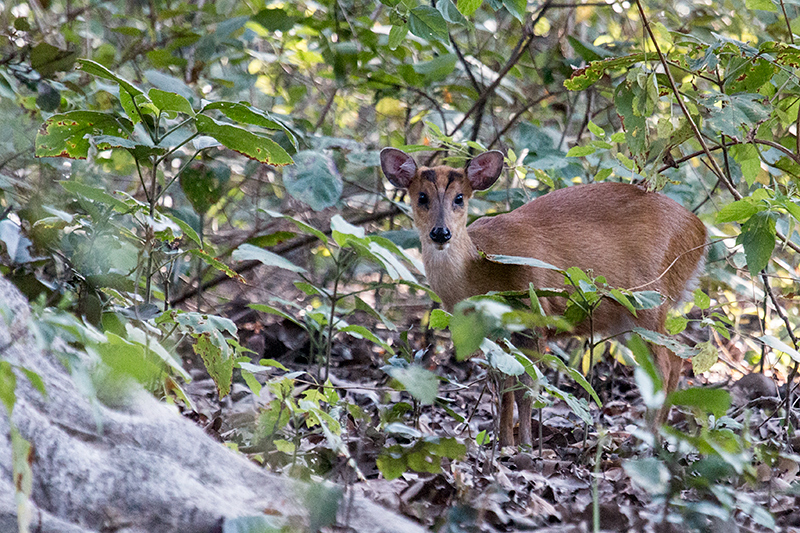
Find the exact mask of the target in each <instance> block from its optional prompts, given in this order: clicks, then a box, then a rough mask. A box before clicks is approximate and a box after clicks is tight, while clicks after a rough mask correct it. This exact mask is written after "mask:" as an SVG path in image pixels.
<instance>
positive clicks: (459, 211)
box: [381, 148, 706, 446]
mask: <svg viewBox="0 0 800 533" xmlns="http://www.w3.org/2000/svg"><path fill="white" fill-rule="evenodd" d="M381 168H382V169H383V173H384V174H385V175H386V177H387V178H388V179H389V181H390V182H391V183H392V185H394V186H395V187H398V188H401V189H407V190H408V195H409V201H410V202H411V207H412V210H413V217H414V225H415V226H416V227H417V229H418V231H419V236H420V241H421V245H422V258H423V263H424V265H425V271H426V275H427V277H428V281H429V283H430V286H431V288H432V289H433V291H434V292H436V294H438V295H439V297H440V298H441V300H442V302H443V304H444V307H445V309H446V310H448V311H452V310H453V307H454V306H455V304H456V303H458V302H459V301H461V300H463V299H465V298H468V297H470V296H474V295H478V294H484V293H487V292H490V291H522V290H527V289H528V286H529V283H533V286H534V287H536V288H546V287H547V288H557V287H563V286H564V276H563V274H560V273H559V272H557V271H553V270H548V269H544V268H534V267H530V266H522V265H510V264H501V263H496V262H492V261H490V260H488V259H487V258H486V257H483V256H482V255H481V254H480V253H479V250H480V251H481V252H485V253H486V254H501V255H512V256H522V257H528V258H534V259H538V260H540V261H544V262H546V263H549V264H551V265H555V266H556V267H559V268H563V269H566V268H569V267H573V266H576V267H579V268H581V269H583V270H589V269H591V270H592V272H593V274H594V275H596V276H599V275H602V276H605V278H606V280H607V281H608V283H609V284H610V285H611V286H613V287H621V288H629V289H633V288H638V287H646V288H647V289H648V290H655V291H658V292H659V293H661V295H662V296H663V297H664V303H663V304H662V305H660V306H658V307H656V308H652V309H646V310H641V311H638V312H637V316H633V315H632V314H631V313H630V312H629V311H627V310H626V309H625V308H624V307H623V306H622V305H620V304H617V303H616V302H603V304H602V305H600V306H599V307H598V308H597V309H596V310H595V312H594V314H593V329H594V330H595V331H596V332H602V333H604V334H607V335H615V334H619V333H622V332H626V331H629V330H630V329H631V328H632V327H634V326H640V327H643V328H646V329H649V330H653V331H656V332H659V333H665V328H664V321H665V319H666V317H667V312H668V310H669V308H670V307H672V306H673V305H675V304H676V303H678V302H679V301H681V299H682V298H683V297H684V296H685V295H686V294H687V293H688V292H690V291H691V290H692V289H693V287H694V284H695V283H696V280H697V277H698V275H699V274H700V273H701V272H702V269H703V265H704V258H705V253H704V250H705V243H706V228H705V226H704V225H703V223H702V222H701V221H700V219H698V218H697V216H695V215H694V214H692V213H691V212H689V211H688V210H686V209H685V208H684V207H682V206H681V205H679V204H678V203H676V202H674V201H673V200H671V199H669V198H667V197H666V196H664V195H662V194H658V193H654V192H648V191H645V190H644V189H642V188H640V187H638V186H635V185H628V184H623V183H612V182H605V183H593V184H588V185H576V186H572V187H567V188H564V189H559V190H556V191H553V192H550V193H549V194H545V195H544V196H541V197H539V198H536V199H534V200H532V201H531V202H529V203H527V204H525V205H523V206H521V207H519V208H517V209H515V210H513V211H511V212H509V213H505V214H502V215H498V216H495V217H484V218H481V219H478V220H476V221H475V222H474V223H472V224H471V225H470V226H467V205H468V202H469V199H470V198H471V197H472V194H473V192H474V191H482V190H484V189H488V188H489V187H491V186H492V184H493V183H494V182H495V181H496V180H497V178H498V177H499V176H500V174H501V172H502V170H503V154H502V153H501V152H497V151H490V152H485V153H483V154H481V155H478V156H477V157H475V158H473V159H472V160H471V161H469V163H468V164H467V165H466V168H464V169H459V168H452V167H449V166H436V167H431V168H427V167H417V164H416V163H415V162H414V160H413V159H412V158H411V156H409V155H408V154H406V153H404V152H402V151H401V150H397V149H395V148H384V149H383V150H382V151H381ZM541 305H542V308H543V310H544V311H545V312H546V313H547V314H560V313H561V312H563V310H564V307H565V301H564V299H563V298H543V299H542V301H541ZM587 333H588V326H587V325H586V324H579V325H578V326H577V327H576V329H575V331H574V334H576V335H585V334H587ZM545 334H546V332H545ZM652 349H653V351H654V353H655V360H656V363H657V366H658V368H659V370H660V372H661V375H662V378H663V381H664V388H665V390H666V392H667V393H669V392H671V391H673V390H675V388H676V387H677V385H678V380H679V379H680V375H681V369H682V366H683V364H682V363H683V361H682V359H681V358H679V357H678V356H676V355H675V354H674V353H672V352H671V351H670V350H669V349H667V348H666V347H664V346H659V345H655V344H654V345H652ZM513 397H514V394H513V393H511V392H506V393H505V395H504V397H503V401H502V402H501V403H502V405H503V408H502V409H501V413H500V435H499V441H500V445H501V446H507V445H513V443H514V438H513V427H514V419H513V415H514V413H513V410H514V402H513ZM516 399H517V407H518V414H519V419H520V431H519V434H520V438H519V441H520V443H521V444H530V443H531V398H530V396H528V395H522V394H518V395H516ZM667 414H668V413H667V412H666V411H662V413H660V414H659V418H661V419H662V420H665V419H666V415H667Z"/></svg>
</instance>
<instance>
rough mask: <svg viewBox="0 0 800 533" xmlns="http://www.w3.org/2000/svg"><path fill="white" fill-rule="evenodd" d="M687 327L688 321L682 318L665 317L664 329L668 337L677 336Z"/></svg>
mask: <svg viewBox="0 0 800 533" xmlns="http://www.w3.org/2000/svg"><path fill="white" fill-rule="evenodd" d="M688 325H689V320H688V319H687V318H686V317H683V316H670V317H667V320H666V322H665V323H664V327H665V328H666V329H667V333H669V334H670V335H677V334H678V333H681V332H682V331H683V330H685V329H686V326H688Z"/></svg>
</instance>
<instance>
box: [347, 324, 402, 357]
mask: <svg viewBox="0 0 800 533" xmlns="http://www.w3.org/2000/svg"><path fill="white" fill-rule="evenodd" d="M337 331H341V332H342V333H347V334H349V335H350V336H351V337H355V338H356V339H367V340H368V341H370V342H372V343H374V344H377V345H378V346H380V347H381V348H383V349H384V350H386V352H387V353H389V354H391V355H394V349H393V348H392V347H391V346H389V345H388V344H386V343H385V342H384V341H383V340H381V339H380V338H379V337H378V336H377V335H375V334H374V333H372V332H371V331H370V330H368V329H367V328H365V327H364V326H360V325H358V324H349V325H347V326H345V327H343V328H337Z"/></svg>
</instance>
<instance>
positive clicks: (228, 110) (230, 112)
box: [203, 102, 297, 146]
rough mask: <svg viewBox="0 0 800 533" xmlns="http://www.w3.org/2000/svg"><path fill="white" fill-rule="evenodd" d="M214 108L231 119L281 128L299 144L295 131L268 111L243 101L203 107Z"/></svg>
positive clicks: (291, 139)
mask: <svg viewBox="0 0 800 533" xmlns="http://www.w3.org/2000/svg"><path fill="white" fill-rule="evenodd" d="M212 109H216V110H219V111H220V112H222V114H223V115H225V116H226V117H228V118H229V119H231V120H235V121H236V122H241V123H242V124H252V125H253V126H258V127H259V128H264V129H268V130H280V131H282V132H283V133H285V134H286V136H287V137H288V138H289V140H290V141H291V143H292V146H297V137H296V136H295V134H294V132H293V131H292V130H291V129H289V127H288V126H286V125H285V124H284V123H283V122H281V121H280V120H278V119H277V118H275V117H273V116H272V115H270V114H269V113H267V112H266V111H262V110H260V109H257V108H255V107H253V106H251V105H249V104H247V103H243V102H241V103H236V102H212V103H210V104H208V105H206V106H205V107H203V111H206V110H212Z"/></svg>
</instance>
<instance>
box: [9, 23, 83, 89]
mask: <svg viewBox="0 0 800 533" xmlns="http://www.w3.org/2000/svg"><path fill="white" fill-rule="evenodd" d="M17 20H20V19H17ZM77 57H78V52H77V50H75V51H73V50H62V49H60V48H57V47H55V46H53V45H52V44H49V43H46V42H39V43H37V44H36V45H35V46H34V47H33V48H31V49H30V61H31V67H32V68H33V69H34V70H35V71H36V72H38V73H39V75H41V76H42V78H45V79H48V78H52V77H53V74H55V73H56V72H67V71H69V70H72V65H73V64H74V63H75V59H76V58H77Z"/></svg>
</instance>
